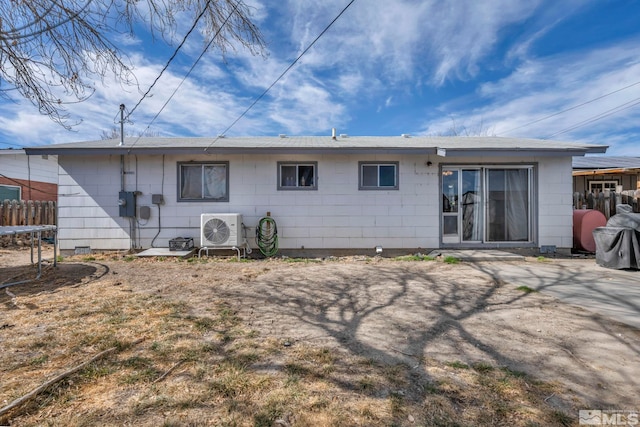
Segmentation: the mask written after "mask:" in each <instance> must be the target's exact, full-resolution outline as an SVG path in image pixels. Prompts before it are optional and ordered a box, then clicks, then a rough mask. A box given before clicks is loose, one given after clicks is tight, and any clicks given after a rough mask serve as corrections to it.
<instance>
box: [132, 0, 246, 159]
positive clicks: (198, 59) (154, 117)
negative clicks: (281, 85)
mask: <svg viewBox="0 0 640 427" xmlns="http://www.w3.org/2000/svg"><path fill="white" fill-rule="evenodd" d="M207 4H209V3H208V2H207ZM238 4H240V2H238V3H235V4H234V5H233V9H232V10H231V12H229V15H228V16H227V18H226V19H225V20H224V22H223V23H222V25H220V27H219V28H218V31H216V33H215V34H214V35H213V37H211V40H209V43H207V45H206V46H205V47H204V49H203V50H202V52H201V53H200V55H199V56H198V57H197V58H196V60H195V61H194V63H193V65H191V68H189V71H187V73H186V74H185V75H184V77H183V78H182V80H181V81H180V83H179V84H178V86H176V88H175V89H174V90H173V92H172V93H171V95H170V96H169V98H167V100H166V101H165V103H164V104H163V105H162V107H161V108H160V110H158V112H157V113H156V115H155V116H153V119H151V122H149V124H148V125H147V127H146V128H145V130H144V131H143V132H142V133H141V134H140V136H138V139H136V140H135V141H134V142H133V144H131V146H130V147H129V152H130V151H131V148H133V146H134V145H136V144H137V143H138V141H140V138H142V135H144V134H145V132H146V131H147V130H148V129H149V128H150V127H151V125H152V124H153V123H154V122H155V121H156V119H157V118H158V117H159V116H160V114H161V113H162V112H163V111H164V109H165V108H166V106H167V105H168V104H169V102H170V101H171V100H172V99H173V97H174V96H175V94H176V93H177V92H178V89H180V87H182V84H183V83H184V82H185V80H186V79H187V77H189V76H190V75H191V72H192V71H193V70H194V69H195V68H196V65H198V63H199V62H200V60H201V59H202V57H203V56H204V54H205V53H207V50H209V47H211V45H212V44H213V41H214V40H215V39H216V37H218V34H220V31H222V29H223V28H224V26H225V25H227V22H229V19H231V17H232V16H233V14H234V13H235V11H236V10H237V9H238ZM205 10H206V8H205ZM156 80H157V79H156ZM132 112H133V110H132ZM129 115H131V113H129ZM127 117H128V116H127ZM125 120H126V119H125Z"/></svg>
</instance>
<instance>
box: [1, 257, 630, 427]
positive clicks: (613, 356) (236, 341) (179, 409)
mask: <svg viewBox="0 0 640 427" xmlns="http://www.w3.org/2000/svg"><path fill="white" fill-rule="evenodd" d="M48 254H49V256H50V254H51V252H50V250H49V252H48ZM519 262H526V263H535V262H540V260H537V259H533V258H531V259H527V260H526V261H519ZM549 262H553V261H549ZM28 264H29V252H28V251H25V250H20V249H0V283H3V282H8V281H14V280H19V279H21V278H29V277H31V276H33V274H34V269H33V267H30V266H29V265H28ZM492 268H495V265H494V266H492ZM492 268H483V266H482V265H481V264H479V265H477V264H466V263H447V262H444V261H443V260H426V259H424V258H420V257H406V258H403V259H385V258H369V257H348V258H330V259H323V260H319V259H318V260H315V259H309V260H300V259H271V260H251V261H242V262H237V261H236V260H235V259H219V258H208V259H201V260H199V259H197V258H192V259H189V260H181V259H173V258H166V259H162V258H152V259H146V258H145V259H143V258H135V257H132V256H127V255H114V254H104V255H93V256H90V257H88V256H75V257H69V258H65V259H64V260H63V261H62V262H60V263H59V264H58V267H56V268H53V267H52V266H50V265H49V264H47V265H46V267H45V269H44V273H43V277H42V278H41V279H40V280H38V281H36V282H32V283H28V284H24V285H17V286H13V287H10V288H7V290H8V292H5V289H3V290H1V291H0V346H1V348H2V352H0V407H6V406H7V405H9V404H10V403H11V402H13V401H14V400H15V399H17V398H19V397H21V396H23V395H25V394H27V393H28V392H29V391H31V390H33V389H34V388H36V387H38V386H39V385H41V384H43V383H45V382H46V381H47V380H50V379H51V378H53V377H55V376H56V375H58V374H60V373H63V372H65V371H66V370H68V369H70V368H73V367H75V366H77V365H79V364H81V363H83V362H85V361H87V360H88V359H90V358H91V357H92V356H94V355H96V354H98V353H99V352H101V351H103V350H106V349H111V352H110V353H108V354H107V355H105V356H104V357H103V358H101V359H99V360H97V361H95V362H94V363H91V364H89V365H88V366H87V367H85V368H83V369H81V370H79V371H78V372H75V373H73V374H72V375H69V376H67V377H65V378H64V379H63V380H61V381H59V382H57V383H55V384H53V385H51V386H50V387H48V388H47V389H46V390H44V391H42V392H41V393H38V394H37V396H35V397H34V398H33V399H30V400H28V401H27V402H25V403H24V404H21V405H18V406H17V407H15V408H14V409H11V410H9V411H7V412H6V413H4V414H2V412H0V414H1V415H0V425H2V424H9V425H12V426H13V425H15V426H24V425H56V426H58V425H59V426H85V425H86V426H94V425H136V426H159V425H164V426H174V425H175V426H183V425H193V426H196V425H198V426H199V425H225V426H226V425H229V426H233V425H238V426H250V425H256V426H338V425H340V426H342V425H345V426H349V425H358V426H369V425H406V426H411V425H443V426H449V425H469V426H478V425H480V426H482V425H515V426H548V425H577V424H578V416H577V414H578V410H579V409H611V408H615V409H626V410H629V409H631V410H637V409H639V408H638V396H640V385H639V382H638V378H640V364H639V363H638V360H639V358H640V332H639V331H638V330H637V329H635V328H632V327H628V326H626V325H622V324H619V323H616V322H613V321H610V320H608V319H606V318H603V317H601V316H597V315H594V314H592V313H590V312H588V311H585V310H582V309H580V308H577V307H573V306H569V305H566V304H563V303H561V302H559V301H557V300H555V299H553V298H551V297H549V296H545V295H543V294H539V293H535V292H526V291H527V288H526V283H521V284H519V283H500V282H497V281H496V280H494V279H493V278H492V277H491V275H490V273H489V271H490V270H492ZM0 411H2V410H1V409H0Z"/></svg>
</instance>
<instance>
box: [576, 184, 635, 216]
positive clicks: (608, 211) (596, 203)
mask: <svg viewBox="0 0 640 427" xmlns="http://www.w3.org/2000/svg"><path fill="white" fill-rule="evenodd" d="M621 204H622V205H629V206H631V208H632V210H633V212H635V213H640V190H629V191H622V192H620V193H615V192H613V191H608V190H605V191H602V192H600V193H586V194H582V193H577V192H576V193H574V194H573V208H574V209H595V210H598V211H600V212H602V213H603V214H604V216H605V217H607V219H609V218H611V217H612V216H613V215H615V214H616V206H617V205H621Z"/></svg>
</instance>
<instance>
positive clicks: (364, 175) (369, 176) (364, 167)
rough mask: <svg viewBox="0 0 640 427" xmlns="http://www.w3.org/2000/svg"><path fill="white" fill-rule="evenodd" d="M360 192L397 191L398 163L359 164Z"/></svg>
mask: <svg viewBox="0 0 640 427" xmlns="http://www.w3.org/2000/svg"><path fill="white" fill-rule="evenodd" d="M358 168H359V171H360V173H359V175H360V178H359V181H358V186H359V189H360V190H397V189H398V174H399V166H398V162H359V163H358Z"/></svg>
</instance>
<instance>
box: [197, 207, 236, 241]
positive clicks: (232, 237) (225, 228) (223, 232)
mask: <svg viewBox="0 0 640 427" xmlns="http://www.w3.org/2000/svg"><path fill="white" fill-rule="evenodd" d="M200 224H201V226H200V246H203V247H209V248H220V247H222V248H225V247H228V248H233V247H235V246H239V245H242V244H243V243H244V239H243V229H242V215H241V214H237V213H224V214H219V213H206V214H202V216H201V221H200Z"/></svg>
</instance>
